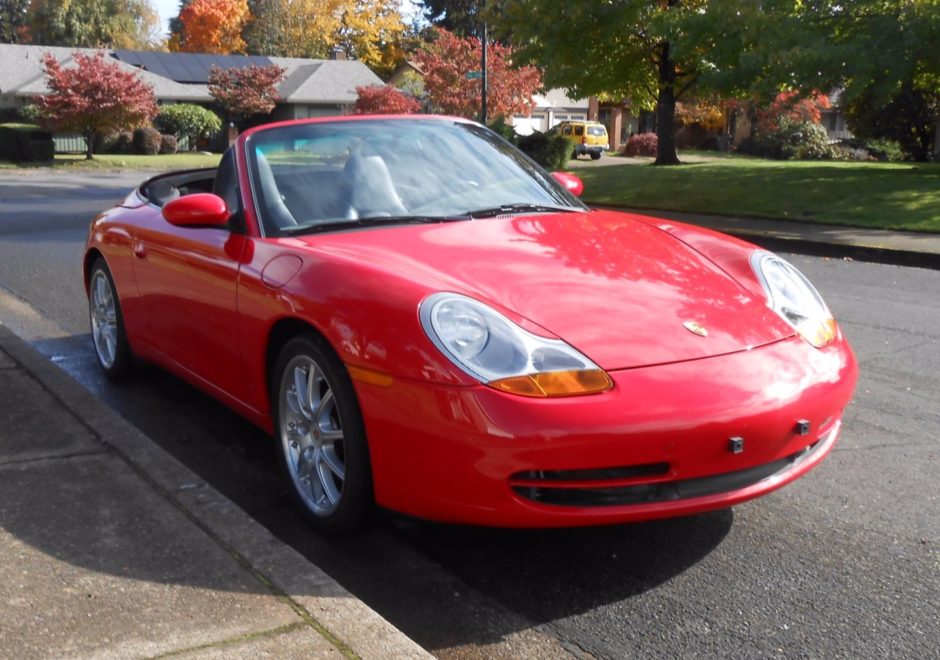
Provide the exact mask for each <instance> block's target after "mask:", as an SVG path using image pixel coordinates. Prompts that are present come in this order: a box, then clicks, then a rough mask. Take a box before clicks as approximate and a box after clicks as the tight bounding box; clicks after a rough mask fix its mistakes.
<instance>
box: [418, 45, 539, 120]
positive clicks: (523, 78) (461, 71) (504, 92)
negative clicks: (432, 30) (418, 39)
mask: <svg viewBox="0 0 940 660" xmlns="http://www.w3.org/2000/svg"><path fill="white" fill-rule="evenodd" d="M482 52H483V46H482V44H481V42H480V40H479V39H476V38H466V39H464V38H461V37H458V36H456V35H455V34H453V33H451V32H448V31H447V30H444V29H441V28H438V29H437V38H436V39H434V41H432V42H430V43H427V44H425V45H424V46H422V48H421V49H420V50H419V51H418V52H417V53H416V55H415V57H414V60H415V63H416V64H417V65H418V66H419V67H421V70H422V71H424V72H425V76H424V89H425V92H426V93H427V95H428V100H429V101H430V103H431V105H432V107H433V108H434V109H435V110H436V111H438V112H443V113H445V114H451V115H459V116H461V117H468V118H475V117H478V116H479V115H480V105H481V96H480V80H479V79H472V80H471V79H469V78H468V77H467V74H468V73H470V72H471V71H479V70H480V59H481V55H482ZM486 68H487V97H486V105H487V114H489V115H490V116H492V117H500V116H502V117H509V116H512V115H528V114H529V113H530V112H531V111H532V95H533V94H534V93H535V92H536V91H537V90H538V89H539V88H540V87H541V86H542V74H541V72H540V71H539V70H538V69H537V68H536V67H534V66H520V67H513V66H512V48H510V47H509V46H503V45H501V44H498V43H492V44H489V45H488V47H487V67H486Z"/></svg>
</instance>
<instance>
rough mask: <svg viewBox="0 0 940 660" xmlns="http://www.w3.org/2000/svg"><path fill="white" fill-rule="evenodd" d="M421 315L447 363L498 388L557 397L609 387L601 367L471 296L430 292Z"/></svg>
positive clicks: (608, 379) (538, 395)
mask: <svg viewBox="0 0 940 660" xmlns="http://www.w3.org/2000/svg"><path fill="white" fill-rule="evenodd" d="M420 314H421V325H422V326H423V327H424V331H425V332H426V333H427V335H428V337H429V338H430V339H431V341H432V342H434V345H435V346H437V347H438V348H439V349H440V350H441V352H442V353H443V354H444V355H446V356H447V357H448V358H449V359H450V360H451V362H453V363H454V364H455V365H457V367H459V368H460V369H461V370H462V371H463V372H464V373H466V374H468V375H470V376H471V377H473V378H475V379H476V380H478V381H480V382H481V383H484V384H486V385H489V386H490V387H493V388H496V389H498V390H502V391H504V392H511V393H513V394H521V395H523V396H535V397H556V396H576V395H580V394H594V393H597V392H603V391H605V390H609V389H610V388H611V387H612V386H613V383H612V382H611V380H610V377H609V376H608V375H607V374H606V373H605V372H604V370H603V369H601V368H600V367H598V366H597V365H596V364H594V363H593V362H591V360H589V359H588V358H587V357H585V356H584V355H582V354H581V353H579V352H578V351H576V350H575V349H574V348H572V347H571V346H569V345H568V344H566V343H565V342H563V341H561V340H560V339H546V338H544V337H539V336H537V335H534V334H532V333H531V332H528V331H527V330H525V329H523V328H521V327H519V326H518V325H517V324H515V323H513V322H512V321H510V320H509V319H508V318H506V317H505V316H503V315H502V314H500V313H499V312H497V311H496V310H494V309H492V308H491V307H488V306H487V305H484V304H483V303H481V302H479V301H477V300H474V299H473V298H468V297H467V296H462V295H460V294H457V293H435V294H433V295H431V296H428V297H427V298H425V299H424V301H423V302H422V303H421V308H420Z"/></svg>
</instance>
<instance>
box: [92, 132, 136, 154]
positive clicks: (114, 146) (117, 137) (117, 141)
mask: <svg viewBox="0 0 940 660" xmlns="http://www.w3.org/2000/svg"><path fill="white" fill-rule="evenodd" d="M133 150H134V134H133V133H131V132H130V131H121V132H120V133H112V134H110V135H108V136H106V137H104V138H102V140H101V144H96V145H95V152H96V153H102V154H129V153H132V152H133Z"/></svg>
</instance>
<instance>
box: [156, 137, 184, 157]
mask: <svg viewBox="0 0 940 660" xmlns="http://www.w3.org/2000/svg"><path fill="white" fill-rule="evenodd" d="M179 150H180V145H179V141H178V140H177V139H176V136H175V135H169V134H163V135H161V136H160V153H161V154H175V153H176V152H177V151H179Z"/></svg>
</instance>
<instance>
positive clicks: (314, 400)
mask: <svg viewBox="0 0 940 660" xmlns="http://www.w3.org/2000/svg"><path fill="white" fill-rule="evenodd" d="M271 385H272V387H271V395H272V396H271V399H272V402H273V403H274V431H275V434H276V436H277V441H278V450H279V453H280V457H281V467H282V469H283V470H284V472H285V474H286V476H287V478H288V481H289V483H290V485H291V492H292V494H293V497H294V500H295V501H296V503H297V504H299V505H300V507H301V509H302V510H303V511H304V513H305V514H306V516H307V518H308V519H309V520H310V522H311V523H312V524H313V525H314V526H315V527H316V528H317V529H318V530H319V531H321V532H325V533H328V534H343V533H348V532H350V531H352V530H353V529H354V528H355V527H356V526H358V525H359V524H360V523H361V522H362V520H363V519H364V518H365V515H366V513H367V512H368V511H369V509H370V508H371V506H372V472H371V468H370V465H369V448H368V443H367V441H366V434H365V427H364V425H363V423H362V415H361V413H360V411H359V402H358V399H357V398H356V392H355V390H354V389H353V385H352V381H351V380H350V378H349V374H348V373H347V372H346V369H345V368H344V367H343V365H342V363H341V362H340V361H339V359H338V358H337V357H336V355H335V354H334V353H333V351H332V350H331V349H330V348H329V346H328V345H327V344H326V342H324V341H323V340H321V339H319V338H318V337H314V336H312V335H310V336H306V335H305V336H300V337H296V338H294V339H292V340H291V341H289V342H288V343H287V344H286V345H285V346H284V348H283V349H282V350H281V353H280V356H279V357H278V360H277V364H276V366H275V369H274V375H273V377H272V383H271Z"/></svg>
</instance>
